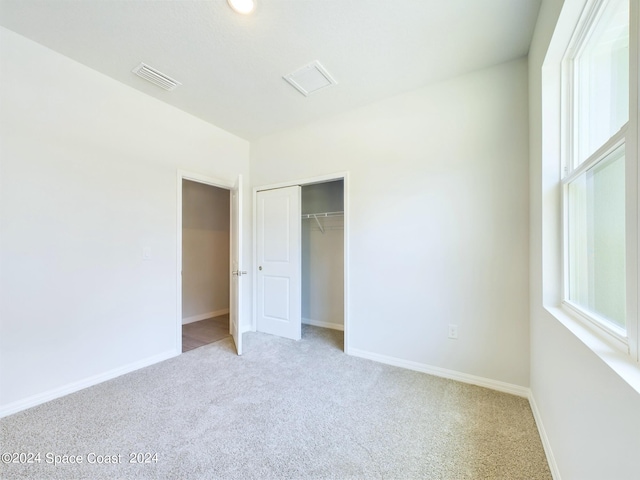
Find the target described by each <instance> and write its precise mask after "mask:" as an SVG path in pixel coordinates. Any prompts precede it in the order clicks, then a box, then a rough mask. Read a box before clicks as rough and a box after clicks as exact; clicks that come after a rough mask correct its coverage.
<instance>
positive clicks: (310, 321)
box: [302, 318, 344, 332]
mask: <svg viewBox="0 0 640 480" xmlns="http://www.w3.org/2000/svg"><path fill="white" fill-rule="evenodd" d="M302 323H305V324H307V325H313V326H314V327H322V328H330V329H332V330H341V331H343V332H344V325H343V324H341V323H330V322H321V321H319V320H313V319H311V318H303V319H302Z"/></svg>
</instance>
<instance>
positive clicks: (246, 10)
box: [227, 0, 256, 15]
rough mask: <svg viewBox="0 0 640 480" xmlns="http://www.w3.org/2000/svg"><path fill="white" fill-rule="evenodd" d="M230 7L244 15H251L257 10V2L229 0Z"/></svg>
mask: <svg viewBox="0 0 640 480" xmlns="http://www.w3.org/2000/svg"><path fill="white" fill-rule="evenodd" d="M227 2H229V6H230V7H231V8H233V9H234V10H235V11H236V12H238V13H241V14H242V15H249V14H250V13H251V12H253V11H254V10H255V8H256V0H227Z"/></svg>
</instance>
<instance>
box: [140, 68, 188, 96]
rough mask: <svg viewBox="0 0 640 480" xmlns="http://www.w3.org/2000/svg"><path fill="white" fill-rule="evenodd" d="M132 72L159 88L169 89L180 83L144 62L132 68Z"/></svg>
mask: <svg viewBox="0 0 640 480" xmlns="http://www.w3.org/2000/svg"><path fill="white" fill-rule="evenodd" d="M132 72H133V73H135V74H136V75H138V76H139V77H142V78H144V79H145V80H147V81H149V82H151V83H153V84H154V85H157V86H159V87H160V88H164V89H165V90H169V91H171V90H174V89H175V88H176V87H177V86H178V85H182V84H181V83H180V82H178V81H177V80H174V79H173V78H171V77H170V76H168V75H165V74H164V73H161V72H159V71H158V70H156V69H155V68H152V67H150V66H149V65H146V64H144V63H141V64H140V65H138V66H137V67H136V68H134V69H133V70H132Z"/></svg>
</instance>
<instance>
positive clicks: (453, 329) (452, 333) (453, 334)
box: [449, 324, 458, 340]
mask: <svg viewBox="0 0 640 480" xmlns="http://www.w3.org/2000/svg"><path fill="white" fill-rule="evenodd" d="M449 338H453V339H454V340H457V339H458V325H452V324H449Z"/></svg>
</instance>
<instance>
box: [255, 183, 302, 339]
mask: <svg viewBox="0 0 640 480" xmlns="http://www.w3.org/2000/svg"><path fill="white" fill-rule="evenodd" d="M256 199H257V211H256V215H257V231H256V242H257V266H258V271H257V284H258V288H257V329H258V331H260V332H264V333H270V334H273V335H279V336H282V337H286V338H291V339H294V340H299V339H300V337H301V305H300V302H301V300H300V299H301V261H300V241H301V230H300V216H301V210H300V203H301V202H300V187H299V186H293V187H287V188H278V189H275V190H267V191H263V192H257V197H256Z"/></svg>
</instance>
